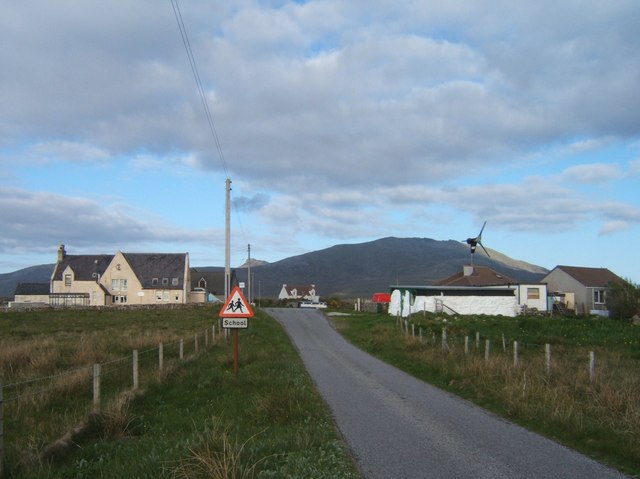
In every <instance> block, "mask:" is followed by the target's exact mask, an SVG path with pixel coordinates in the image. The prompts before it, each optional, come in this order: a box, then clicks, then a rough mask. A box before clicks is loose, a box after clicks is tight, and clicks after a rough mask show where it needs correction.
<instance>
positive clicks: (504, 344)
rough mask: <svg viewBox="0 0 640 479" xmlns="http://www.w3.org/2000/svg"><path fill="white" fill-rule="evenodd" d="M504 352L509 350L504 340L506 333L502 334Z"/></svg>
mask: <svg viewBox="0 0 640 479" xmlns="http://www.w3.org/2000/svg"><path fill="white" fill-rule="evenodd" d="M502 350H503V351H506V350H507V342H506V341H505V340H504V333H502Z"/></svg>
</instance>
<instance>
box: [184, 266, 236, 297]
mask: <svg viewBox="0 0 640 479" xmlns="http://www.w3.org/2000/svg"><path fill="white" fill-rule="evenodd" d="M224 279H225V272H224V270H221V271H218V270H216V271H211V270H208V269H206V270H205V269H201V268H191V292H190V293H189V297H190V299H189V302H190V303H202V302H215V301H224V300H225V297H224V290H225V288H224ZM237 285H238V279H237V277H236V271H235V270H233V269H232V270H231V278H230V286H231V288H233V287H234V286H237Z"/></svg>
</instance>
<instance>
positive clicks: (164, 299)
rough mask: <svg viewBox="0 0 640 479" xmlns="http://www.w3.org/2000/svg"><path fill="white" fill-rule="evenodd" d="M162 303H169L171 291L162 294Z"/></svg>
mask: <svg viewBox="0 0 640 479" xmlns="http://www.w3.org/2000/svg"><path fill="white" fill-rule="evenodd" d="M162 301H169V291H163V292H162Z"/></svg>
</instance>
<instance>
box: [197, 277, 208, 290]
mask: <svg viewBox="0 0 640 479" xmlns="http://www.w3.org/2000/svg"><path fill="white" fill-rule="evenodd" d="M198 288H202V289H206V288H207V282H206V281H205V279H204V278H200V281H198Z"/></svg>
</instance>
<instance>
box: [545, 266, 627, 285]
mask: <svg viewBox="0 0 640 479" xmlns="http://www.w3.org/2000/svg"><path fill="white" fill-rule="evenodd" d="M554 269H560V270H562V271H564V272H565V273H567V274H568V275H569V276H571V277H573V278H574V279H575V280H577V281H578V282H580V283H581V284H582V285H583V286H587V287H592V288H608V287H610V286H611V283H613V282H615V281H622V280H621V279H620V277H619V276H617V275H615V274H614V273H612V272H611V271H609V270H608V269H607V268H584V267H580V266H563V265H558V266H556V267H555V268H554ZM549 274H550V273H549ZM547 276H548V275H547Z"/></svg>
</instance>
